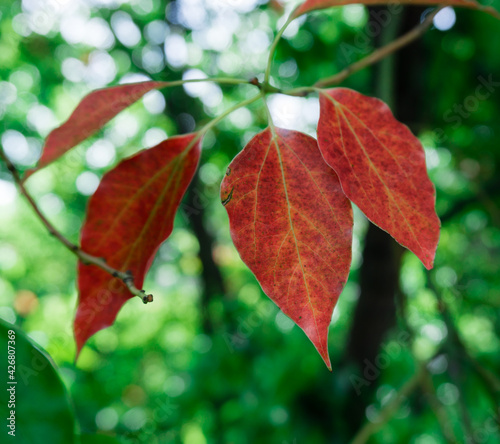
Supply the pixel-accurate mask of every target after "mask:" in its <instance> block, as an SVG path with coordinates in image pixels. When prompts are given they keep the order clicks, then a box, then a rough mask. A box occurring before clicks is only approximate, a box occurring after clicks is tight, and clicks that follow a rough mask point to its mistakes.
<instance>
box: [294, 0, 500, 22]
mask: <svg viewBox="0 0 500 444" xmlns="http://www.w3.org/2000/svg"><path fill="white" fill-rule="evenodd" d="M352 4H363V5H367V6H374V5H393V6H394V5H424V6H427V5H429V6H433V5H436V6H437V5H449V6H457V7H462V8H471V9H478V10H480V11H484V12H487V13H488V14H491V15H492V16H494V17H496V18H500V14H499V13H498V11H497V10H495V9H494V8H492V7H490V6H483V5H481V4H479V3H477V2H475V1H474V0H445V1H440V0H400V1H398V2H397V3H391V2H390V1H389V0H386V1H383V0H307V1H305V2H304V3H302V5H300V6H299V7H298V8H297V9H296V10H295V11H294V12H293V17H298V16H300V15H302V14H306V13H308V12H311V11H316V10H318V9H326V8H332V7H335V6H344V5H352Z"/></svg>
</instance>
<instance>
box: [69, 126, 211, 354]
mask: <svg viewBox="0 0 500 444" xmlns="http://www.w3.org/2000/svg"><path fill="white" fill-rule="evenodd" d="M200 149H201V140H200V137H199V135H197V134H188V135H184V136H178V137H173V138H171V139H168V140H166V141H164V142H162V143H160V144H159V145H157V146H155V147H154V148H150V149H148V150H144V151H141V152H140V153H138V154H136V155H134V156H132V157H130V158H128V159H126V160H124V161H123V162H121V163H120V164H119V165H118V166H117V167H116V168H114V169H113V170H111V171H110V172H108V173H107V174H106V175H105V176H104V177H103V179H102V181H101V184H100V185H99V188H98V189H97V191H96V192H95V194H94V195H93V196H92V198H91V199H90V202H89V206H88V209H87V218H86V221H85V223H84V226H83V229H82V240H81V248H82V250H83V251H85V252H87V253H90V254H92V255H94V256H98V257H103V258H105V259H106V261H107V263H108V264H109V265H110V266H112V267H113V268H115V269H117V270H120V271H123V272H126V271H128V270H130V271H131V272H132V274H133V277H134V283H135V285H136V287H137V288H141V287H142V284H143V281H144V276H145V274H146V272H147V270H148V269H149V267H150V265H151V262H152V260H153V257H154V254H155V253H156V250H157V249H158V247H159V246H160V244H161V243H162V242H163V241H164V240H165V239H166V238H167V237H168V236H169V235H170V233H171V232H172V227H173V223H174V216H175V213H176V211H177V208H178V207H179V204H180V202H181V199H182V197H183V195H184V193H185V192H186V189H187V187H188V185H189V183H190V182H191V180H192V178H193V176H194V173H195V171H196V168H197V165H198V161H199V158H200ZM78 289H79V293H80V298H79V302H78V309H77V313H76V319H75V323H74V329H75V338H76V344H77V349H78V352H80V350H81V348H82V347H83V345H84V344H85V342H86V341H87V339H88V338H89V337H90V336H92V335H93V334H94V333H96V332H97V331H99V330H101V329H103V328H105V327H108V326H110V325H111V324H112V323H113V322H114V320H115V318H116V315H117V314H118V311H119V310H120V308H121V307H122V306H123V304H124V303H125V302H126V301H127V300H128V299H129V298H131V297H132V295H131V293H130V292H129V290H128V288H127V287H126V286H125V284H124V283H123V282H122V281H121V280H120V279H117V278H114V277H112V276H111V275H110V274H108V273H107V272H105V271H103V270H101V269H100V268H98V267H97V266H95V265H84V264H81V263H80V264H79V265H78Z"/></svg>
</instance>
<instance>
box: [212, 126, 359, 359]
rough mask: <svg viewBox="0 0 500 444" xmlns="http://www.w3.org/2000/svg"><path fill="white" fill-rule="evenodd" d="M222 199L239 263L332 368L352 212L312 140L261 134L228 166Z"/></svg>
mask: <svg viewBox="0 0 500 444" xmlns="http://www.w3.org/2000/svg"><path fill="white" fill-rule="evenodd" d="M221 198H222V203H223V204H224V205H225V208H226V210H227V213H228V215H229V223H230V229H231V237H232V239H233V242H234V244H235V246H236V248H237V250H238V252H239V254H240V256H241V258H242V260H243V261H244V262H245V263H246V264H247V265H248V267H249V268H250V270H252V272H253V273H254V274H255V276H256V277H257V279H258V281H259V282H260V284H261V286H262V289H263V290H264V292H265V293H266V294H267V295H268V296H269V297H270V298H271V299H272V300H273V301H274V302H275V303H276V304H277V305H278V306H279V307H280V308H281V310H282V311H283V313H285V314H286V315H287V316H289V317H290V318H291V319H292V320H293V321H294V322H295V323H296V324H297V325H298V326H299V327H301V328H302V329H303V330H304V332H305V333H306V335H307V336H308V337H309V339H310V340H311V341H312V343H313V344H314V345H315V347H316V349H317V350H318V352H319V353H320V355H321V357H322V358H323V360H324V361H325V363H326V365H327V366H328V368H329V369H331V365H330V359H329V356H328V327H329V325H330V321H331V317H332V313H333V309H334V307H335V304H336V303H337V299H338V297H339V295H340V293H341V291H342V289H343V287H344V285H345V283H346V281H347V277H348V275H349V267H350V264H351V242H352V209H351V204H350V202H349V201H348V200H347V198H346V197H345V195H344V193H343V192H342V189H341V187H340V183H339V181H338V178H337V176H336V174H335V172H334V171H333V170H332V169H331V168H329V167H328V165H326V163H325V162H324V160H323V158H322V157H321V154H320V152H319V149H318V145H317V142H316V140H315V139H313V138H312V137H309V136H307V135H305V134H302V133H299V132H296V131H287V130H284V129H279V128H274V127H271V128H268V129H266V130H265V131H263V132H261V133H260V134H258V135H257V136H255V137H254V138H253V139H252V140H251V141H250V142H249V143H248V145H247V146H246V147H245V148H244V149H243V151H241V153H240V154H238V156H236V157H235V158H234V160H233V161H232V162H231V164H230V166H229V168H228V170H227V173H226V176H225V177H224V180H223V181H222V188H221Z"/></svg>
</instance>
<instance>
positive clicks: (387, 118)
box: [318, 88, 440, 269]
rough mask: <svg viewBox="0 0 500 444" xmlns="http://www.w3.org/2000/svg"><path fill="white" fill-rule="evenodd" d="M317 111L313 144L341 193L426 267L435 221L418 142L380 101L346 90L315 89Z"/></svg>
mask: <svg viewBox="0 0 500 444" xmlns="http://www.w3.org/2000/svg"><path fill="white" fill-rule="evenodd" d="M320 110H321V111H320V119H319V123H318V143H319V147H320V150H321V152H322V154H323V157H324V158H325V160H326V162H327V163H328V164H329V165H330V166H331V167H332V168H333V169H334V170H335V171H336V173H337V174H338V176H339V179H340V182H341V184H342V188H343V190H344V192H345V194H346V196H347V197H348V198H349V199H350V200H351V201H352V202H354V203H355V204H356V205H357V206H358V207H359V208H360V209H361V211H363V212H364V213H365V215H366V216H367V217H368V219H370V220H371V221H372V222H373V223H374V224H376V225H378V226H379V227H380V228H382V229H383V230H385V231H387V232H388V233H389V234H390V235H391V236H392V237H394V239H396V240H397V241H398V242H399V243H400V244H401V245H403V246H405V247H407V248H408V249H409V250H411V251H413V252H414V253H415V254H416V255H417V256H418V257H419V258H420V260H421V261H422V263H423V264H424V265H425V267H426V268H428V269H430V268H432V266H433V263H434V256H435V253H436V248H437V244H438V240H439V227H440V222H439V219H438V217H437V214H436V210H435V200H436V195H435V190H434V186H433V185H432V183H431V181H430V180H429V177H428V175H427V169H426V165H425V154H424V149H423V147H422V145H421V143H420V141H419V140H418V139H417V138H416V137H415V136H414V135H413V134H412V133H411V131H410V130H409V129H408V127H407V126H405V125H403V124H402V123H400V122H398V121H397V120H396V119H395V118H394V116H393V115H392V112H391V110H390V109H389V107H388V106H387V105H386V104H385V103H384V102H382V101H380V100H378V99H375V98H373V97H367V96H364V95H362V94H360V93H358V92H356V91H353V90H350V89H347V88H334V89H330V90H328V91H325V92H322V93H320Z"/></svg>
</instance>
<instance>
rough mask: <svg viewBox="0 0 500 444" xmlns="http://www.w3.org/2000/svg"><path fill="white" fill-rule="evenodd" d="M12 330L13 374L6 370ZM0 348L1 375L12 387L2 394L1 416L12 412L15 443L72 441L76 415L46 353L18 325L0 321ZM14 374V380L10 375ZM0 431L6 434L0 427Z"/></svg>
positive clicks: (61, 443)
mask: <svg viewBox="0 0 500 444" xmlns="http://www.w3.org/2000/svg"><path fill="white" fill-rule="evenodd" d="M12 330H13V331H14V332H15V340H14V341H15V345H14V347H15V361H16V362H15V373H13V374H12V373H8V372H7V370H8V362H7V349H8V345H11V346H12V344H8V341H9V332H11V331H12ZM0 347H1V350H3V353H2V355H3V358H2V360H1V361H2V364H1V367H0V368H1V370H2V371H1V375H2V380H3V381H4V383H3V384H4V387H5V386H7V388H10V387H15V407H13V408H10V406H9V403H8V401H9V400H13V397H14V391H13V390H12V392H11V393H12V395H11V396H10V399H9V392H7V391H6V389H5V388H4V389H2V392H3V393H4V395H3V399H2V402H1V407H0V412H1V413H0V415H1V416H2V418H9V416H10V415H11V413H10V412H11V410H13V411H15V435H14V436H15V439H14V440H12V442H15V443H16V444H39V443H40V444H46V443H48V442H50V443H51V444H59V443H60V444H72V443H75V442H76V441H75V417H74V412H73V407H72V405H71V402H70V399H69V397H68V393H67V392H66V388H65V387H64V384H63V382H62V380H61V378H60V377H59V374H58V371H57V370H56V368H55V365H54V363H53V362H52V360H51V359H50V357H49V355H48V354H47V353H46V352H45V351H43V350H42V349H41V348H40V347H39V346H38V345H36V344H35V343H34V342H33V341H32V340H31V339H29V338H28V337H27V336H26V335H25V334H24V333H23V332H22V331H21V330H20V329H19V328H18V327H17V326H15V325H12V324H9V323H7V322H4V321H3V320H0ZM11 375H13V376H14V380H13V382H16V384H8V383H7V381H9V382H10V381H11V379H10V376H11ZM2 433H4V434H5V433H6V432H5V430H2Z"/></svg>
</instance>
